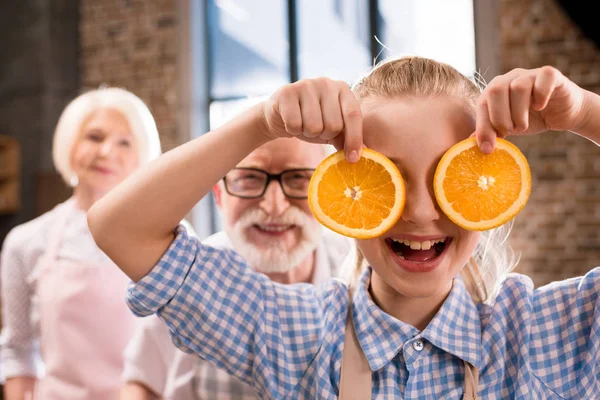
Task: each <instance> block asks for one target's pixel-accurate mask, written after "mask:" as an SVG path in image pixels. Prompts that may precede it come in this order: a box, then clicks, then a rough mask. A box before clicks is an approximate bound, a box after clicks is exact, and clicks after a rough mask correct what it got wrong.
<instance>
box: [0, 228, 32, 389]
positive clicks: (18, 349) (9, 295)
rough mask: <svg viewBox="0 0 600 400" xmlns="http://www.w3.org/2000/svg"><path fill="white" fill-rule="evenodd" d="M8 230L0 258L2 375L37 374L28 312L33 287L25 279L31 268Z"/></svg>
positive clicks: (30, 306) (30, 320) (8, 376)
mask: <svg viewBox="0 0 600 400" xmlns="http://www.w3.org/2000/svg"><path fill="white" fill-rule="evenodd" d="M16 236H17V235H15V233H14V232H11V233H10V234H9V235H8V236H7V237H6V239H5V241H4V245H3V248H2V256H1V260H0V269H1V290H2V324H3V326H2V335H1V342H0V343H1V360H2V374H3V375H4V376H3V378H4V379H6V378H10V377H17V376H37V375H38V372H39V371H37V364H38V363H37V360H39V357H40V356H39V353H38V346H37V340H38V339H39V332H36V329H35V327H34V324H33V321H32V319H31V316H32V313H31V309H32V297H33V290H32V287H31V284H29V283H28V277H29V274H30V272H31V270H32V268H33V266H32V265H29V264H30V261H29V262H25V261H24V258H25V257H24V256H25V255H24V254H23V251H24V250H23V249H22V247H21V246H19V241H18V238H17V237H16Z"/></svg>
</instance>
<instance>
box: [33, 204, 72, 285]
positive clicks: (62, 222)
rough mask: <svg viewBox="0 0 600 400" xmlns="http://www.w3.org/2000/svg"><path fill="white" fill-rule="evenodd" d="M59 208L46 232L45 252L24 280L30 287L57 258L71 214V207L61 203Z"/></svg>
mask: <svg viewBox="0 0 600 400" xmlns="http://www.w3.org/2000/svg"><path fill="white" fill-rule="evenodd" d="M68 201H70V200H68ZM59 207H62V209H59V210H58V213H57V215H56V219H55V221H54V223H53V225H52V227H51V228H50V231H49V232H48V237H49V240H48V243H47V244H46V251H45V253H44V254H43V255H42V257H41V259H40V260H39V261H38V263H37V264H36V265H35V267H34V268H33V269H32V270H31V272H30V273H29V275H28V276H27V278H26V281H27V283H29V284H30V285H32V284H34V283H35V282H37V279H38V277H39V276H40V274H41V273H42V271H44V270H45V269H46V268H50V267H51V266H52V265H53V264H54V261H55V260H56V258H57V256H58V250H59V248H60V245H61V242H62V239H63V235H64V230H65V227H66V226H67V222H68V220H69V215H70V214H71V210H70V207H72V205H71V204H66V203H63V204H62V205H60V206H59Z"/></svg>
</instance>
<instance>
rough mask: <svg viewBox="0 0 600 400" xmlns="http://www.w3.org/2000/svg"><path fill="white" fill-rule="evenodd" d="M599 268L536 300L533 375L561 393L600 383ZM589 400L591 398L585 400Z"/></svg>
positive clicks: (537, 294)
mask: <svg viewBox="0 0 600 400" xmlns="http://www.w3.org/2000/svg"><path fill="white" fill-rule="evenodd" d="M599 292H600V268H595V269H593V270H591V271H590V272H588V273H587V274H586V275H585V276H583V277H580V278H571V279H567V280H565V281H561V282H556V283H552V284H549V285H547V286H544V287H541V288H539V289H538V290H536V291H535V292H534V296H533V321H532V326H531V332H530V335H531V342H530V355H531V367H532V370H533V372H534V373H535V374H536V376H538V378H539V379H541V380H542V381H543V382H544V383H545V384H546V386H548V387H550V388H553V390H556V391H557V392H559V393H571V394H572V395H573V396H574V397H569V398H583V397H579V394H577V393H575V392H572V391H577V388H585V387H589V384H590V383H591V382H596V383H597V382H598V381H597V379H598V376H600V375H598V374H599V372H600V370H599V367H598V366H599V365H600V296H599V295H598V293H599ZM584 397H587V396H584Z"/></svg>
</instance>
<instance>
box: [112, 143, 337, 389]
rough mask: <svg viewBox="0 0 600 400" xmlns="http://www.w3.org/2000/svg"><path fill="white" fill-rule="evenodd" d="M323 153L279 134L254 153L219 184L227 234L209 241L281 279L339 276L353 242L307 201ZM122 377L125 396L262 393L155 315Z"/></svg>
mask: <svg viewBox="0 0 600 400" xmlns="http://www.w3.org/2000/svg"><path fill="white" fill-rule="evenodd" d="M326 152H327V150H326V147H325V146H321V145H312V144H308V143H306V142H302V141H300V140H297V139H277V140H274V141H272V142H269V143H267V144H265V145H264V146H262V147H260V148H258V149H257V150H255V151H254V152H253V153H251V154H250V155H249V156H248V157H246V158H245V159H244V160H243V161H242V162H241V163H240V164H239V165H238V166H237V167H236V168H234V169H233V170H231V171H230V172H229V173H228V174H227V175H226V176H225V177H224V178H223V180H222V181H221V182H220V183H219V184H217V185H216V186H215V187H214V189H213V190H214V194H215V198H216V202H217V206H218V207H219V210H220V212H221V215H222V218H223V225H224V232H219V233H217V234H215V235H213V236H211V237H210V238H208V239H207V240H206V241H205V243H207V244H210V245H212V246H215V247H227V248H232V249H234V250H235V251H236V252H238V253H239V254H240V255H242V256H243V257H244V258H245V259H246V260H247V261H248V263H249V264H250V265H251V266H252V267H253V268H254V269H255V270H256V271H258V272H262V273H264V274H266V275H267V276H269V277H270V278H271V279H272V280H273V281H275V282H279V283H282V284H292V283H312V284H319V283H321V282H323V281H325V280H327V279H329V278H330V277H332V276H334V275H336V272H337V271H335V270H334V268H336V266H339V265H341V264H342V260H343V258H344V257H345V256H346V254H347V252H348V249H349V242H348V241H347V239H346V238H344V237H341V236H338V235H336V234H334V233H333V232H330V231H327V230H325V229H323V228H322V227H321V226H320V224H319V223H318V222H317V221H316V220H315V219H314V217H313V216H312V214H311V211H310V208H309V206H308V201H307V193H308V183H309V181H310V177H311V176H312V173H313V171H314V168H315V167H316V166H317V165H318V164H319V162H320V161H321V160H322V159H323V158H324V156H326ZM199 173H201V170H199ZM124 375H125V376H124V378H125V382H126V383H125V386H124V388H123V390H122V396H121V399H122V400H142V399H144V400H146V399H157V398H161V396H164V397H165V398H167V399H169V400H171V399H173V400H184V399H254V398H257V397H256V395H255V393H254V391H253V389H252V388H250V386H248V385H246V384H245V383H243V382H241V381H239V380H238V379H237V378H234V377H231V376H229V375H228V374H227V373H226V372H225V371H222V370H218V369H217V368H216V367H215V366H213V365H211V364H208V362H205V361H202V360H200V359H198V358H196V357H194V356H190V355H187V354H185V353H182V352H180V351H179V350H177V349H176V348H175V347H174V345H173V344H172V343H171V341H170V338H169V334H168V332H167V328H166V326H165V325H163V323H162V322H161V321H160V320H158V318H157V317H154V316H153V317H148V318H147V320H146V321H145V323H144V324H143V326H142V327H141V329H140V331H139V332H138V333H137V334H136V336H135V337H134V339H133V341H132V342H131V343H130V345H129V347H128V349H127V350H126V365H125V373H124ZM167 378H168V379H167ZM167 380H168V381H169V382H168V384H167Z"/></svg>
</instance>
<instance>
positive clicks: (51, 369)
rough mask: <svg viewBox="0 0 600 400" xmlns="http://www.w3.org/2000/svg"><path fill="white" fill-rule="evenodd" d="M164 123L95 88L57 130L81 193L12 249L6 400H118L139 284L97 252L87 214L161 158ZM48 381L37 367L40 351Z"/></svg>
mask: <svg viewBox="0 0 600 400" xmlns="http://www.w3.org/2000/svg"><path fill="white" fill-rule="evenodd" d="M160 152H161V150H160V141H159V137H158V131H157V129H156V124H155V122H154V118H153V117H152V115H151V114H150V111H149V110H148V108H147V107H146V105H145V104H144V103H143V102H142V100H140V99H139V98H138V97H137V96H135V95H134V94H133V93H131V92H128V91H126V90H124V89H120V88H105V89H99V90H93V91H90V92H87V93H84V94H82V95H80V96H79V97H77V98H75V99H74V100H73V101H72V102H71V103H70V104H69V105H68V106H67V107H66V108H65V110H64V111H63V113H62V115H61V117H60V119H59V121H58V124H57V126H56V130H55V132H54V144H53V160H54V165H55V167H56V169H57V170H58V172H59V173H60V174H61V175H62V177H63V179H64V180H65V181H66V182H67V184H69V185H70V186H72V187H73V195H72V197H71V198H70V199H69V200H67V201H66V202H64V203H62V204H59V205H58V206H56V207H55V208H54V209H52V210H51V211H49V212H47V213H45V214H44V215H42V216H40V217H38V218H36V219H34V220H32V221H29V222H27V223H25V224H23V225H20V226H17V227H15V228H14V229H13V230H12V231H11V232H10V233H9V234H8V236H7V237H6V240H5V241H4V245H3V251H2V312H3V316H2V317H3V318H2V320H3V323H4V326H3V328H2V370H3V373H4V374H5V377H6V379H7V380H6V384H5V388H4V390H5V398H6V399H8V400H23V399H28V398H29V399H31V398H32V397H31V396H32V394H33V391H34V386H35V385H36V380H37V378H38V377H40V378H41V377H42V376H43V379H40V380H39V381H38V382H37V388H36V389H35V391H36V396H35V398H37V399H44V400H100V399H102V400H110V399H116V398H117V396H118V389H119V387H120V375H121V370H122V367H123V366H122V364H123V359H122V354H121V353H122V351H123V349H124V347H125V345H126V343H127V342H128V341H129V338H130V336H131V334H132V333H133V327H134V323H135V318H134V317H133V315H132V314H131V312H130V311H129V310H128V309H127V306H126V304H125V302H124V301H123V298H122V296H123V295H122V293H123V292H124V291H125V288H126V286H127V283H128V282H129V280H128V279H127V277H126V276H125V275H124V274H123V273H122V272H121V271H119V270H118V269H117V268H116V267H115V266H114V265H113V263H112V262H111V260H110V259H109V258H108V257H107V256H106V255H105V254H104V253H103V252H102V251H101V250H100V249H99V248H98V247H97V246H96V243H95V242H94V240H93V238H92V235H91V233H90V231H89V228H88V226H87V220H86V213H87V210H88V209H89V208H90V206H91V205H92V204H94V203H95V202H96V201H97V200H98V199H99V198H100V197H102V196H104V195H105V194H106V193H107V192H109V191H110V190H111V189H112V188H113V187H114V186H116V185H117V184H118V183H120V182H121V181H122V180H123V179H125V177H126V176H128V175H129V174H130V173H132V172H133V171H134V170H135V169H136V168H138V167H139V166H140V165H143V164H146V163H147V162H149V161H150V160H152V159H154V158H156V157H158V155H159V154H160ZM38 341H39V343H40V344H41V361H42V363H43V366H44V369H45V374H43V373H42V371H41V370H40V369H39V368H37V367H38V365H37V364H38V363H36V362H35V360H38V359H39V354H38V347H37V343H38Z"/></svg>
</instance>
